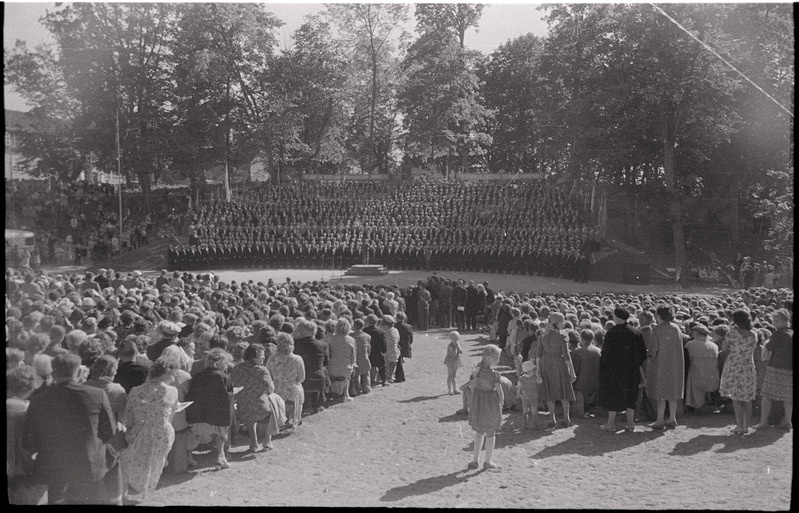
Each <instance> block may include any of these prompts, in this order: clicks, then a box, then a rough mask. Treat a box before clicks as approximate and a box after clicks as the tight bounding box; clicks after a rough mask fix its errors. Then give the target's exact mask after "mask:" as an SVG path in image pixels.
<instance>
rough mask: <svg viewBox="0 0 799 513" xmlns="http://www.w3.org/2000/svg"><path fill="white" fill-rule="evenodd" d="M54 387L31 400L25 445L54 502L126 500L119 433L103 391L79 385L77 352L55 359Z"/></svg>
mask: <svg viewBox="0 0 799 513" xmlns="http://www.w3.org/2000/svg"><path fill="white" fill-rule="evenodd" d="M52 366H53V385H52V386H48V387H43V388H42V389H40V390H39V391H37V392H36V393H35V394H34V395H32V396H31V398H30V406H29V408H28V415H27V418H26V421H25V432H26V433H25V439H24V446H25V449H26V450H28V451H30V452H31V453H36V461H35V463H34V475H35V478H36V479H37V481H38V482H41V483H43V484H46V485H47V494H48V501H49V503H50V504H117V505H121V504H122V474H121V472H120V469H119V464H118V462H117V451H116V449H115V448H114V447H112V445H110V443H109V442H111V441H112V440H113V439H114V438H115V435H116V433H117V426H116V422H115V421H114V414H113V412H112V411H111V403H110V402H109V400H108V395H107V394H106V392H105V390H103V389H101V388H96V387H90V386H88V385H83V384H79V383H78V375H79V372H80V368H81V360H80V357H78V356H77V355H75V354H72V353H65V354H59V355H57V356H55V357H54V358H53V361H52Z"/></svg>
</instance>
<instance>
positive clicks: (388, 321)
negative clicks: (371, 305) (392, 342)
mask: <svg viewBox="0 0 799 513" xmlns="http://www.w3.org/2000/svg"><path fill="white" fill-rule="evenodd" d="M383 322H385V323H386V324H397V320H396V319H395V318H394V317H392V316H390V315H384V316H383Z"/></svg>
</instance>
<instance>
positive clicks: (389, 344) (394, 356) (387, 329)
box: [380, 315, 400, 383]
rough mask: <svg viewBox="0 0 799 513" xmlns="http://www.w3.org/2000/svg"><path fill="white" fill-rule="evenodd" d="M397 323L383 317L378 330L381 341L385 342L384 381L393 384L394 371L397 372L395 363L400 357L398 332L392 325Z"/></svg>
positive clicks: (387, 317) (385, 316) (391, 318)
mask: <svg viewBox="0 0 799 513" xmlns="http://www.w3.org/2000/svg"><path fill="white" fill-rule="evenodd" d="M396 323H397V321H396V319H394V318H393V317H392V316H390V315H384V316H383V319H382V322H381V326H380V329H382V331H383V340H385V342H386V381H387V382H388V383H394V371H396V370H397V361H398V360H399V357H400V350H399V340H400V336H399V331H398V330H397V328H395V327H394V325H395V324H396Z"/></svg>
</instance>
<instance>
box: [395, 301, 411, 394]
mask: <svg viewBox="0 0 799 513" xmlns="http://www.w3.org/2000/svg"><path fill="white" fill-rule="evenodd" d="M396 319H397V324H396V327H397V331H399V336H400V339H399V350H400V356H399V360H397V370H396V372H395V373H394V382H395V383H402V382H403V381H405V369H404V368H403V363H405V358H410V357H411V344H413V327H412V326H411V325H410V324H408V323H407V322H405V320H406V319H407V317H406V316H405V313H404V312H397V315H396Z"/></svg>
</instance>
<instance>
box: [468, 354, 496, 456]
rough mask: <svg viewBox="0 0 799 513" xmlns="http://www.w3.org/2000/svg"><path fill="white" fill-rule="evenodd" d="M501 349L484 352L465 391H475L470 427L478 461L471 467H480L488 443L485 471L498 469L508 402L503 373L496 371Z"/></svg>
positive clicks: (470, 406) (470, 407)
mask: <svg viewBox="0 0 799 513" xmlns="http://www.w3.org/2000/svg"><path fill="white" fill-rule="evenodd" d="M500 354H501V350H500V349H499V347H498V346H495V345H493V344H490V345H487V346H486V347H485V348H484V349H483V353H482V359H481V360H480V363H479V364H477V367H475V369H474V371H473V372H472V375H471V379H470V380H469V382H468V383H466V384H465V385H464V386H463V387H462V388H464V389H465V388H468V389H470V390H471V401H469V425H470V426H471V427H472V429H473V430H474V459H473V460H472V461H470V462H469V465H468V468H477V467H478V466H479V461H478V459H479V457H480V451H482V450H483V441H484V440H485V447H486V455H485V461H484V462H483V468H484V469H492V468H497V465H496V464H495V463H494V462H493V461H491V455H492V453H493V452H494V445H495V442H496V437H495V435H496V432H497V431H499V428H500V426H501V424H502V403H503V402H504V400H505V397H504V392H503V391H502V385H501V384H500V376H499V372H497V371H496V370H494V368H495V367H496V366H497V365H498V364H499V356H500Z"/></svg>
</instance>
